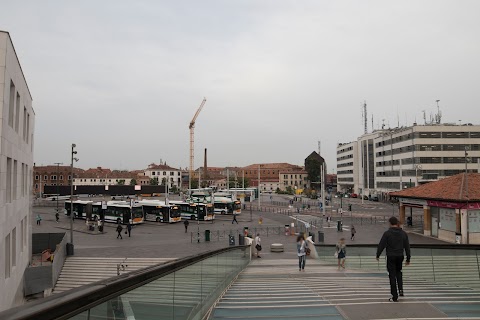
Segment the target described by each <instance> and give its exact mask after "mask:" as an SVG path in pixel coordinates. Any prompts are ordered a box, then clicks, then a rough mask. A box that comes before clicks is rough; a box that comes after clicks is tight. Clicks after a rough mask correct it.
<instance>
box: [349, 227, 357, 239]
mask: <svg viewBox="0 0 480 320" xmlns="http://www.w3.org/2000/svg"><path fill="white" fill-rule="evenodd" d="M350 232H351V233H352V237H351V238H350V240H352V241H353V240H355V233H357V230H355V227H354V226H352V228H351V229H350Z"/></svg>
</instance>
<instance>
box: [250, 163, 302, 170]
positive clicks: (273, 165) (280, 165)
mask: <svg viewBox="0 0 480 320" xmlns="http://www.w3.org/2000/svg"><path fill="white" fill-rule="evenodd" d="M258 166H260V169H282V170H283V169H288V168H294V169H301V168H302V167H300V166H297V165H294V164H290V163H286V162H282V163H256V164H251V165H249V166H246V167H244V168H242V169H249V170H250V169H253V170H258Z"/></svg>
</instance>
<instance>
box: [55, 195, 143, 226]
mask: <svg viewBox="0 0 480 320" xmlns="http://www.w3.org/2000/svg"><path fill="white" fill-rule="evenodd" d="M89 206H91V207H92V209H91V217H90V218H91V219H100V220H104V221H105V222H115V223H122V224H128V222H129V221H130V222H131V223H132V224H139V223H143V220H144V219H143V210H142V206H140V205H138V204H135V205H133V206H130V203H129V202H126V201H118V202H115V201H109V202H107V209H106V210H102V203H101V202H92V201H83V200H76V201H73V214H74V218H75V219H86V218H87V216H88V215H89V214H88V210H89V209H88V207H89ZM70 208H71V202H70V201H65V210H64V212H65V214H66V215H67V216H70V210H71V209H70ZM103 211H104V212H103Z"/></svg>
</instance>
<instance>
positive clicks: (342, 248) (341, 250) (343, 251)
mask: <svg viewBox="0 0 480 320" xmlns="http://www.w3.org/2000/svg"><path fill="white" fill-rule="evenodd" d="M335 249H336V251H335V255H336V256H337V259H338V270H340V267H342V268H343V269H345V258H346V256H347V246H346V245H345V238H341V239H340V241H338V243H337V244H336V245H335Z"/></svg>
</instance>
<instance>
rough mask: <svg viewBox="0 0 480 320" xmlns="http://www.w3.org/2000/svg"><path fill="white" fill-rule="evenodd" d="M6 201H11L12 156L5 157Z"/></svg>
mask: <svg viewBox="0 0 480 320" xmlns="http://www.w3.org/2000/svg"><path fill="white" fill-rule="evenodd" d="M6 200H7V203H10V202H12V158H7V199H6Z"/></svg>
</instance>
